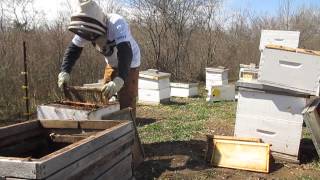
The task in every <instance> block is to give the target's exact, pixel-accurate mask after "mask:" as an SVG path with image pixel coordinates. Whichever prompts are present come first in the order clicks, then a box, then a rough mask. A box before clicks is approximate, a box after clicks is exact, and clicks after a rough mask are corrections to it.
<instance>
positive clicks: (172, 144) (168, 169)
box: [135, 106, 320, 180]
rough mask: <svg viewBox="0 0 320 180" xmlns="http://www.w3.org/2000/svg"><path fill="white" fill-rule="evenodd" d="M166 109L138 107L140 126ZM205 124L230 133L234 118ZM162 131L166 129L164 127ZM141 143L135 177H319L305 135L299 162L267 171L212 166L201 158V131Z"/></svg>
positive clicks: (158, 118) (319, 168)
mask: <svg viewBox="0 0 320 180" xmlns="http://www.w3.org/2000/svg"><path fill="white" fill-rule="evenodd" d="M165 109H166V108H161V107H157V106H155V107H154V108H145V107H144V106H140V107H138V110H137V120H138V124H139V126H140V128H143V126H145V125H148V124H152V123H156V122H158V121H164V120H166V118H168V116H170V115H171V114H170V113H166V110H165ZM205 125H206V128H207V130H209V132H212V133H214V134H218V135H233V129H234V121H233V122H232V121H231V122H230V123H225V122H223V121H215V120H213V121H208V123H206V124H205ZM160 131H161V130H160ZM207 132H208V131H207ZM165 134H166V131H163V135H165ZM142 139H144V138H143V137H142ZM143 146H144V148H145V152H146V160H145V162H144V163H143V164H142V165H141V166H140V167H139V168H138V170H137V171H136V172H135V175H136V178H137V179H259V180H260V179H301V180H307V179H320V163H319V161H318V157H317V154H316V151H315V148H314V146H313V144H312V141H311V140H310V139H308V138H306V139H303V140H302V144H301V149H300V151H301V152H300V154H301V157H300V159H301V164H290V163H285V162H278V161H275V162H273V163H272V164H271V172H270V173H269V174H264V173H255V172H249V171H241V170H233V169H226V168H214V167H211V166H210V165H208V164H207V163H206V162H205V161H204V154H205V148H206V141H205V135H204V134H202V133H198V134H196V135H195V136H194V137H193V138H192V139H190V140H186V141H161V142H152V143H144V144H143Z"/></svg>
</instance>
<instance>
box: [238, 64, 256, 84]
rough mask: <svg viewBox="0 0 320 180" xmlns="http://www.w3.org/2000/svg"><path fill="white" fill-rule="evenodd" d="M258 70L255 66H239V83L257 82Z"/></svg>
mask: <svg viewBox="0 0 320 180" xmlns="http://www.w3.org/2000/svg"><path fill="white" fill-rule="evenodd" d="M258 72H259V69H258V68H257V67H256V65H255V64H253V63H252V64H249V65H246V64H240V71H239V80H241V81H257V80H258Z"/></svg>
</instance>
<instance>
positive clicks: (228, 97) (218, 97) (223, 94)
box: [207, 85, 236, 102]
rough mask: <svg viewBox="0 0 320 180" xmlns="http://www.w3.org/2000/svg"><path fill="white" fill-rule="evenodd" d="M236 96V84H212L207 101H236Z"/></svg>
mask: <svg viewBox="0 0 320 180" xmlns="http://www.w3.org/2000/svg"><path fill="white" fill-rule="evenodd" d="M235 96H236V90H235V85H222V86H212V87H211V88H210V89H209V91H208V97H207V101H208V102H218V101H234V100H235Z"/></svg>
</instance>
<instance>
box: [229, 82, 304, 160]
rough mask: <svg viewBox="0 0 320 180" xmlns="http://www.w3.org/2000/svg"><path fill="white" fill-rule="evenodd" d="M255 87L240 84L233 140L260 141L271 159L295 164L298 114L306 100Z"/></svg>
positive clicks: (299, 137)
mask: <svg viewBox="0 0 320 180" xmlns="http://www.w3.org/2000/svg"><path fill="white" fill-rule="evenodd" d="M245 84H249V85H248V86H245ZM259 87H260V86H258V85H255V84H252V83H242V86H240V87H238V89H239V99H238V105H237V113H236V125H235V132H234V134H235V136H237V137H255V138H261V139H262V141H263V142H265V143H270V144H271V145H272V146H271V150H272V152H273V154H274V156H276V157H279V158H281V157H284V158H285V159H286V160H288V161H297V160H298V153H299V147H300V140H301V135H302V123H303V115H302V111H303V109H304V107H305V105H306V103H307V98H306V97H302V96H300V95H297V94H296V95H295V94H290V93H288V92H281V91H276V90H275V91H272V90H265V89H259ZM276 153H277V154H276ZM275 154H276V155H275Z"/></svg>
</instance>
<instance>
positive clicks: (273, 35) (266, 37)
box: [259, 30, 300, 50]
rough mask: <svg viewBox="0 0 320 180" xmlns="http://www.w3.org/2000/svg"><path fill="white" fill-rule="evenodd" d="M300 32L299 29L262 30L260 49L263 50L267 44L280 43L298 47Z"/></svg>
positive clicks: (280, 44)
mask: <svg viewBox="0 0 320 180" xmlns="http://www.w3.org/2000/svg"><path fill="white" fill-rule="evenodd" d="M299 37H300V32H298V31H275V30H262V31H261V39H260V46H259V49H260V50H263V49H264V48H265V46H266V45H270V44H272V45H279V46H286V47H291V48H298V46H299Z"/></svg>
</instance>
